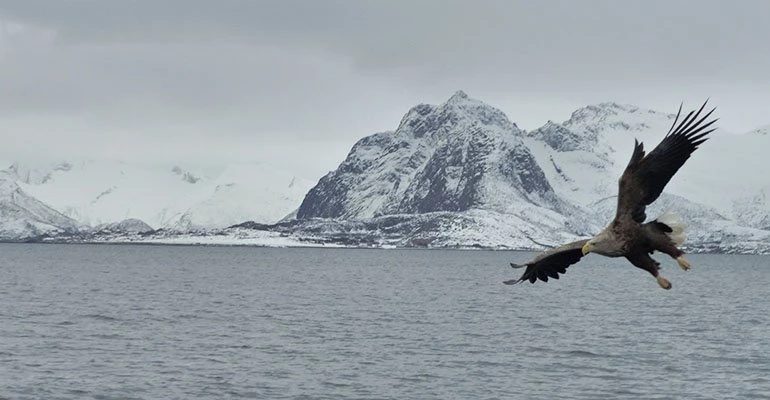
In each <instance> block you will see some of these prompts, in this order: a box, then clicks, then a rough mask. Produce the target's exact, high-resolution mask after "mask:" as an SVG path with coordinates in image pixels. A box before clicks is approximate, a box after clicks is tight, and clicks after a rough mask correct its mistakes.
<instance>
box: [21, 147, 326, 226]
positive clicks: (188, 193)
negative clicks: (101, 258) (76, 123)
mask: <svg viewBox="0 0 770 400" xmlns="http://www.w3.org/2000/svg"><path fill="white" fill-rule="evenodd" d="M62 166H66V167H62ZM8 172H9V174H12V175H13V176H15V177H16V179H17V181H18V184H19V186H20V187H21V188H23V190H24V191H25V192H27V193H29V194H30V195H31V196H34V197H35V198H37V199H40V200H41V201H43V202H45V203H46V204H48V205H50V206H51V207H52V208H54V209H56V210H59V211H60V212H61V213H63V214H64V215H66V216H68V217H71V218H73V219H75V220H77V221H79V222H80V223H81V224H84V225H89V226H97V225H100V224H105V223H113V222H118V221H122V220H125V219H128V218H135V219H139V220H141V221H144V222H145V223H147V224H149V225H150V226H151V227H153V228H156V229H157V228H161V227H165V228H172V229H189V228H195V227H201V226H205V227H209V228H212V227H213V228H215V227H225V226H229V225H233V224H236V223H240V222H244V221H247V220H254V221H257V222H263V223H273V222H277V221H278V220H280V219H281V218H283V217H284V216H286V215H287V214H289V213H291V212H292V211H293V210H294V209H296V208H297V206H299V204H300V202H301V201H302V198H303V196H304V194H305V193H306V192H307V190H308V189H309V188H310V187H311V186H312V184H313V182H312V181H309V180H307V179H304V178H301V177H299V176H296V175H293V174H291V173H289V172H287V171H283V170H280V169H277V168H274V167H271V166H268V165H263V164H258V163H251V164H246V163H242V164H229V165H223V166H216V167H213V168H199V169H195V168H189V169H186V168H183V167H181V166H179V165H173V164H170V165H144V164H128V163H123V162H118V161H94V160H86V161H79V162H66V163H54V164H48V165H35V166H26V165H24V164H23V163H15V164H14V165H13V166H12V167H11V168H9V171H8Z"/></svg>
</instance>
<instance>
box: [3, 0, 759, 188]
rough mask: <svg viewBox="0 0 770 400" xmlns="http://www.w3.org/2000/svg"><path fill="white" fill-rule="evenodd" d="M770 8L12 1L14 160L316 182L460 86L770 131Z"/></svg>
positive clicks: (540, 102) (7, 25)
mask: <svg viewBox="0 0 770 400" xmlns="http://www.w3.org/2000/svg"><path fill="white" fill-rule="evenodd" d="M768 16H770V2H767V1H762V0H756V1H751V0H741V1H733V2H727V1H712V0H705V1H702V0H692V1H683V0H668V1H657V0H648V1H644V2H628V1H612V0H606V1H593V0H584V1H571V0H561V1H552V0H540V1H537V2H535V1H485V0H479V1H473V2H471V1H454V0H423V1H415V2H413V1H398V0H390V1H377V0H370V1H342V0H339V1H328V0H314V1H311V0H306V1H297V0H276V1H260V0H227V1H210V0H205V1H204V0H163V1H156V0H135V1H126V0H121V1H117V0H69V1H68V0H48V1H44V0H15V1H14V0H8V1H5V0H0V135H1V137H0V140H2V142H1V143H2V145H1V146H0V147H1V148H0V160H12V159H17V158H21V159H24V158H30V157H36V158H51V159H67V158H69V157H107V158H118V159H123V160H127V161H164V162H165V161H168V162H177V161H178V162H213V163H222V162H227V161H228V160H232V161H252V160H253V161H266V162H270V163H274V164H278V165H281V166H286V167H287V168H290V169H293V170H295V171H296V172H298V173H300V174H302V175H304V176H306V177H308V178H311V179H314V178H318V177H319V176H320V175H322V174H323V173H325V172H326V171H328V170H331V169H333V168H336V166H337V164H338V163H339V162H341V161H342V159H343V158H344V157H345V155H346V154H347V152H348V151H349V149H350V147H351V146H352V145H353V143H354V142H355V141H356V140H358V139H359V138H361V137H363V136H366V135H369V134H372V133H375V132H378V131H383V130H391V129H395V127H396V126H397V125H398V122H399V120H400V119H401V117H402V116H403V114H404V113H405V112H406V111H407V110H408V109H409V108H410V107H412V106H413V105H416V104H418V103H423V102H426V103H440V102H443V101H445V100H446V99H447V98H448V97H449V96H451V95H452V93H454V92H455V91H456V90H459V89H462V90H464V91H466V92H467V93H468V94H469V95H470V96H471V97H474V98H477V99H480V100H482V101H485V102H487V103H489V104H491V105H493V106H496V107H498V108H500V109H502V110H503V111H504V112H505V113H506V114H507V115H508V117H509V118H510V119H511V120H512V121H514V122H516V123H517V124H518V125H519V126H520V127H522V128H524V129H534V128H537V127H539V126H540V125H542V124H543V123H545V122H546V121H547V120H548V119H553V120H555V121H563V120H565V119H567V118H569V115H570V113H571V112H572V111H573V110H575V109H576V108H579V107H582V106H585V105H587V104H591V103H598V102H602V101H616V102H620V103H630V104H635V105H638V106H641V107H645V108H652V109H656V110H660V111H665V112H675V111H676V108H677V107H678V106H679V103H680V101H684V102H685V105H690V106H695V105H698V104H700V103H701V102H702V101H703V100H704V99H705V98H706V97H710V98H711V101H710V104H712V105H715V106H717V107H718V109H717V114H718V117H720V118H721V119H720V124H721V126H722V127H723V128H724V129H726V130H728V131H733V132H744V131H748V130H751V129H754V128H756V127H759V126H763V125H768V124H770V112H768V111H769V110H770V107H769V106H770V40H768V38H770V24H768V23H767V22H768Z"/></svg>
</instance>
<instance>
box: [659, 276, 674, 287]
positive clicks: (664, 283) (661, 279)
mask: <svg viewBox="0 0 770 400" xmlns="http://www.w3.org/2000/svg"><path fill="white" fill-rule="evenodd" d="M655 279H657V280H658V285H660V287H662V288H663V289H666V290H669V289H671V282H669V281H668V279H666V278H664V277H662V276H657V277H655Z"/></svg>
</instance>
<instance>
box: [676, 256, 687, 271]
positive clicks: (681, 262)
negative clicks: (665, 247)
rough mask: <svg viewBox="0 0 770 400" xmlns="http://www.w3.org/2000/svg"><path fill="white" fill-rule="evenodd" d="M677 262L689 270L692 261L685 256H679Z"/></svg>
mask: <svg viewBox="0 0 770 400" xmlns="http://www.w3.org/2000/svg"><path fill="white" fill-rule="evenodd" d="M676 262H677V264H679V267H681V268H682V269H683V270H685V271H687V270H688V269H690V263H689V262H688V261H687V260H685V259H684V257H683V256H679V257H677V259H676Z"/></svg>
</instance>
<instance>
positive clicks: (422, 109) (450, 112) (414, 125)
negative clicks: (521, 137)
mask: <svg viewBox="0 0 770 400" xmlns="http://www.w3.org/2000/svg"><path fill="white" fill-rule="evenodd" d="M475 125H486V126H495V127H497V128H499V129H501V130H506V131H510V130H512V131H514V132H515V133H518V132H519V129H518V127H517V126H516V124H514V123H512V122H511V121H510V120H509V119H508V117H507V116H506V115H505V113H503V112H502V111H500V110H499V109H497V108H495V107H493V106H491V105H489V104H487V103H484V102H483V101H480V100H476V99H473V98H471V97H469V96H468V94H467V93H465V92H464V91H462V90H458V91H456V92H455V93H454V94H453V95H452V97H450V98H449V99H448V100H447V101H446V102H444V103H442V104H439V105H431V104H419V105H416V106H414V107H412V108H411V109H410V110H409V111H408V112H407V113H406V114H405V115H404V117H403V118H402V119H401V122H400V123H399V125H398V128H397V129H396V131H397V132H403V133H407V134H408V135H410V136H412V137H416V138H420V137H423V136H424V135H425V134H426V133H429V132H430V133H433V134H439V135H440V134H441V133H442V132H446V131H466V130H467V129H459V130H458V129H457V128H458V127H459V126H464V127H466V128H468V129H470V128H471V127H472V126H475Z"/></svg>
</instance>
